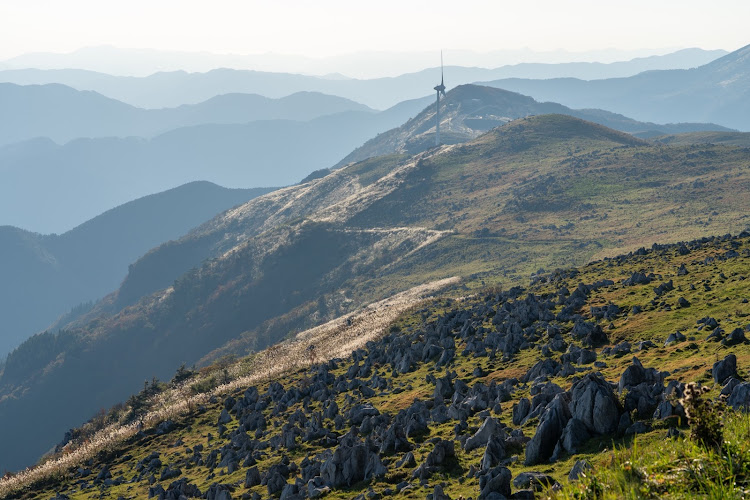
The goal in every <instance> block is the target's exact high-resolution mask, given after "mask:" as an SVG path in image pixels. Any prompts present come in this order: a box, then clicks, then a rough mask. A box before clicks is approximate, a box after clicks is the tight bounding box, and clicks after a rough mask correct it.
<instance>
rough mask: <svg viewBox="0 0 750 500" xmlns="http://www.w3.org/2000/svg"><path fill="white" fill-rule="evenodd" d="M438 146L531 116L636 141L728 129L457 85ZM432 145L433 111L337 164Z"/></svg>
mask: <svg viewBox="0 0 750 500" xmlns="http://www.w3.org/2000/svg"><path fill="white" fill-rule="evenodd" d="M440 108H441V111H440V131H441V136H440V138H441V142H442V143H444V144H457V143H461V142H466V141H468V140H471V139H473V138H475V137H478V136H479V135H481V134H483V133H485V132H486V131H488V130H490V129H492V128H494V127H498V126H500V125H503V124H505V123H508V122H509V121H512V120H514V119H517V118H523V117H526V116H529V115H541V114H555V113H556V114H564V115H569V116H575V117H577V118H581V119H584V120H588V121H592V122H595V123H599V124H601V125H604V126H607V127H610V128H614V129H616V130H621V131H623V132H628V133H630V134H633V135H635V136H639V137H654V136H660V135H671V134H680V133H686V132H693V131H696V130H699V131H706V132H709V133H710V132H718V133H727V132H728V129H726V127H722V126H720V125H715V124H713V123H670V124H656V123H644V122H638V121H636V120H633V119H631V118H628V117H626V116H623V115H618V114H615V113H610V112H609V111H604V110H601V109H570V108H568V107H566V106H563V105H561V104H557V103H554V102H537V101H535V100H534V99H532V98H531V97H527V96H524V95H521V94H517V93H515V92H509V91H506V90H502V89H496V88H492V87H485V86H480V85H459V86H458V87H456V88H454V89H453V90H451V91H450V92H449V93H448V94H447V95H446V98H445V99H443V100H441V104H440ZM434 143H435V106H434V105H433V106H428V107H427V108H425V109H424V110H423V111H422V112H421V113H420V114H419V115H417V116H415V117H414V118H412V119H410V120H409V121H408V122H406V123H404V124H403V125H401V126H400V127H398V128H395V129H392V130H389V131H388V132H384V133H382V134H380V135H378V136H377V137H374V138H372V139H370V140H369V141H367V142H366V143H365V144H363V145H362V146H361V147H359V148H357V149H355V150H354V151H352V153H351V154H349V155H348V156H346V157H345V158H344V159H343V160H341V161H340V162H339V164H338V165H345V164H347V163H350V162H353V161H360V160H364V159H367V158H371V157H373V156H379V155H384V154H392V153H408V154H416V153H419V152H421V151H424V150H426V149H429V148H431V147H433V145H434Z"/></svg>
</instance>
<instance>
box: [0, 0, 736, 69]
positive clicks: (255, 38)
mask: <svg viewBox="0 0 750 500" xmlns="http://www.w3.org/2000/svg"><path fill="white" fill-rule="evenodd" d="M458 7H459V5H458V4H457V3H455V2H447V1H442V0H441V1H437V2H426V1H414V2H395V1H391V0H385V1H380V2H376V3H371V2H369V3H364V2H347V1H340V0H326V1H324V2H314V3H313V2H303V1H292V2H259V1H250V2H248V1H237V0H220V1H217V2H212V3H211V4H210V7H209V4H207V3H205V2H198V1H195V0H187V1H186V0H165V1H161V2H148V1H146V0H133V1H131V2H127V3H112V2H99V1H94V0H74V1H69V2H56V1H52V0H41V1H34V2H28V1H24V0H6V1H3V2H2V3H0V65H3V66H5V67H18V66H19V64H12V61H10V62H8V61H6V62H5V63H3V62H2V61H3V60H9V59H11V60H12V59H13V58H16V57H18V56H21V55H23V54H29V53H35V52H52V53H65V52H73V51H76V50H78V49H81V48H84V47H95V46H102V45H112V46H116V47H127V48H140V49H158V50H161V51H181V52H202V53H214V54H224V55H226V54H250V55H252V54H254V55H259V54H266V55H267V56H268V57H266V58H265V59H263V58H257V57H256V58H255V59H253V60H252V61H253V64H254V65H255V66H258V67H257V69H261V70H275V71H298V72H299V71H302V72H309V73H318V74H322V73H323V72H324V71H328V70H329V69H330V68H331V67H333V66H335V64H332V61H331V58H333V59H334V61H333V62H338V63H340V64H339V65H340V66H341V67H345V68H346V69H347V71H348V72H349V73H350V76H356V77H372V76H380V75H393V74H397V73H399V72H403V71H410V70H416V69H420V68H424V67H432V66H435V56H434V54H435V52H436V51H437V50H439V49H440V48H443V49H446V56H447V57H448V58H449V60H448V61H447V62H449V63H451V64H458V65H477V66H485V67H497V66H500V65H503V64H513V63H518V62H522V61H523V62H563V61H573V60H576V61H586V60H597V61H600V62H611V61H614V60H624V59H629V58H632V57H637V56H646V55H652V54H663V53H666V52H669V51H672V50H676V49H679V48H685V47H700V48H704V49H725V50H730V51H731V50H735V49H737V48H739V47H740V46H742V45H744V44H745V43H746V40H745V39H744V38H743V37H744V34H745V32H746V29H745V20H746V19H748V17H750V3H748V2H743V1H738V0H720V1H717V2H714V3H712V6H711V9H706V5H705V2H701V1H698V0H692V1H684V2H680V3H679V4H676V3H674V2H658V3H654V2H647V1H645V0H637V1H631V2H627V3H613V2H596V1H589V0H579V1H575V2H559V1H553V0H540V1H535V2H513V3H508V2H488V1H480V0H470V1H466V2H462V3H461V4H460V8H458ZM479 12H481V13H482V14H481V15H479V14H478V13H479ZM363 20H366V21H363ZM612 49H616V50H612ZM451 52H453V53H452V54H451ZM383 53H385V54H383ZM394 53H397V54H394ZM407 53H408V54H407ZM141 55H143V54H141ZM282 55H283V56H284V57H281V56H282ZM451 56H453V60H450V57H451ZM90 59H93V60H94V62H92V63H91V64H90V65H93V64H94V63H95V62H96V53H94V54H93V55H92V54H90ZM326 59H327V60H328V62H329V63H331V64H322V65H321V67H319V68H316V67H315V64H314V62H315V60H318V61H319V62H324V61H325V60H326ZM352 59H354V61H352ZM35 62H37V67H40V66H42V65H43V64H40V63H39V61H35ZM42 62H44V61H42ZM99 62H100V63H101V61H99ZM110 63H111V64H110V66H107V67H101V68H99V67H96V68H93V67H92V68H89V69H100V70H103V69H107V70H108V71H109V72H113V73H116V72H118V71H117V70H118V67H117V65H116V63H112V62H111V61H110ZM357 63H358V64H357ZM224 64H225V65H229V66H232V64H231V61H227V59H226V58H225V59H224ZM48 66H50V65H49V64H48ZM51 66H54V65H51ZM234 66H236V64H235V65H234ZM322 66H325V68H323V67H322ZM119 69H120V71H119V72H120V73H133V72H134V71H135V70H133V69H130V70H128V69H127V68H126V67H125V66H123V67H121V68H119ZM161 69H164V70H172V69H177V68H175V67H173V66H169V67H162V68H161ZM185 69H189V70H201V69H205V68H189V67H188V68H185ZM316 69H317V71H316ZM321 70H322V71H321Z"/></svg>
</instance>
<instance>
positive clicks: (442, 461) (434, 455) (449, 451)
mask: <svg viewBox="0 0 750 500" xmlns="http://www.w3.org/2000/svg"><path fill="white" fill-rule="evenodd" d="M455 462H456V449H455V445H454V444H453V441H447V440H445V439H441V440H439V441H438V442H437V443H435V447H434V448H433V449H432V451H431V452H430V453H429V454H428V455H427V459H425V462H424V463H423V464H422V465H420V466H419V467H417V468H416V470H415V471H414V472H413V473H412V478H419V479H427V478H428V477H430V476H431V475H432V474H433V473H435V472H437V471H439V470H443V469H445V468H447V467H449V466H452V465H454V464H455Z"/></svg>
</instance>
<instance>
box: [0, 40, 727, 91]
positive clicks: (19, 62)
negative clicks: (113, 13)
mask: <svg viewBox="0 0 750 500" xmlns="http://www.w3.org/2000/svg"><path fill="white" fill-rule="evenodd" d="M724 54H726V51H724V50H704V49H699V48H688V49H681V50H677V51H675V52H670V53H664V54H659V51H648V50H646V51H617V50H612V49H610V50H606V49H605V50H601V51H595V52H589V53H577V54H571V53H565V52H564V51H558V52H552V53H539V52H535V51H532V50H529V49H522V50H500V51H492V52H481V53H478V52H474V51H466V50H450V51H448V53H447V54H446V55H447V56H448V57H449V58H450V59H451V60H453V61H461V66H463V67H465V68H466V69H471V68H473V67H480V68H497V69H495V70H494V71H496V72H499V73H500V74H501V75H503V76H518V77H525V78H529V77H534V78H551V77H555V76H576V77H578V78H587V79H588V78H612V77H618V76H630V75H634V74H636V73H640V72H641V71H646V70H648V69H673V68H692V67H695V66H700V65H702V64H705V63H707V62H709V61H711V60H713V59H716V58H717V57H720V56H722V55H724ZM434 56H435V53H434V52H402V51H399V52H385V51H384V52H377V51H367V52H357V53H351V54H343V55H340V56H333V57H330V56H329V57H315V58H309V57H303V56H295V55H288V54H274V53H265V54H252V55H239V54H213V53H207V52H179V51H164V50H153V49H124V48H118V47H112V46H99V47H85V48H82V49H79V50H76V51H74V52H70V53H66V54H60V53H33V54H24V55H21V56H18V57H14V58H11V59H6V60H4V61H0V69H6V68H7V69H13V70H21V71H23V70H24V69H26V68H39V69H65V68H68V69H69V68H78V69H85V70H91V71H98V72H101V73H107V74H111V75H131V76H147V75H151V74H153V73H156V72H168V71H180V70H183V71H187V72H205V71H210V70H212V69H217V68H233V69H240V70H241V69H254V70H258V71H264V72H288V73H299V74H314V75H322V78H326V79H334V78H339V79H342V78H343V79H346V78H349V77H353V78H358V79H370V78H380V77H385V76H396V75H401V74H405V73H413V72H415V71H418V70H421V69H423V68H424V63H425V61H431V60H433V59H432V58H433V57H434ZM563 60H568V61H571V60H577V61H591V60H596V61H605V62H603V63H591V62H572V63H565V62H561V61H563ZM519 61H523V62H524V63H526V64H516V63H517V62H519ZM539 61H547V64H544V63H540V62H539ZM529 63H530V64H529ZM499 65H502V67H499V68H498V67H497V66H499ZM514 70H515V71H514ZM518 70H520V72H519V71H518ZM566 71H570V72H572V74H567V73H566ZM19 73H21V72H20V71H18V72H17V73H16V74H19ZM341 73H344V75H348V76H344V75H341ZM509 73H510V74H509ZM544 75H546V76H544ZM8 81H12V80H8ZM27 83H42V82H38V81H37V82H27ZM47 83H49V82H47ZM74 86H75V85H74Z"/></svg>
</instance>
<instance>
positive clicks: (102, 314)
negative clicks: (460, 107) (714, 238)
mask: <svg viewBox="0 0 750 500" xmlns="http://www.w3.org/2000/svg"><path fill="white" fill-rule="evenodd" d="M746 155H747V153H746V150H744V149H742V148H736V147H728V146H711V145H700V146H695V145H691V146H686V147H683V146H677V147H675V146H665V145H662V144H658V145H653V144H651V143H648V142H646V141H643V140H641V139H638V138H636V137H634V136H632V135H630V134H626V133H623V132H619V131H616V130H613V129H610V128H607V127H604V126H601V125H598V124H595V123H592V122H588V121H584V120H580V119H578V118H574V117H570V116H565V115H559V114H555V115H540V116H533V117H528V118H524V119H518V120H515V121H512V122H510V123H508V124H506V125H504V126H502V127H499V128H496V129H493V130H491V131H490V132H488V133H486V134H484V135H481V136H479V137H477V138H476V139H474V140H472V141H470V142H467V143H464V144H460V145H447V146H443V147H441V148H437V149H434V150H430V151H428V152H425V153H421V154H419V155H416V156H408V155H406V154H393V155H388V156H381V157H377V158H372V159H369V160H366V161H364V162H360V163H355V164H353V165H350V166H347V167H344V168H340V169H338V170H335V171H334V172H332V173H330V174H329V175H327V176H325V177H322V178H318V179H314V180H311V181H310V182H307V183H303V184H300V185H296V186H292V187H288V188H284V189H281V190H278V191H275V192H273V193H269V194H267V195H265V196H262V197H259V198H256V199H254V200H252V201H250V202H248V203H246V204H244V205H242V206H240V207H237V208H235V209H232V210H230V211H228V212H226V213H224V214H222V215H220V216H218V217H216V218H215V219H213V220H212V221H210V222H208V223H206V224H204V225H202V226H201V227H199V228H197V229H196V230H194V231H192V232H191V233H190V234H188V235H186V236H185V237H183V238H181V239H179V240H177V241H175V242H171V243H168V244H164V245H162V246H160V247H158V248H155V249H154V250H152V251H150V252H148V253H147V254H146V255H145V256H144V257H143V258H141V259H139V260H138V261H137V262H136V263H135V264H134V265H133V266H132V267H131V268H130V269H129V273H128V276H127V277H126V279H125V280H124V282H123V285H122V286H121V288H120V289H119V291H117V292H116V293H114V294H112V295H110V296H108V297H107V298H106V299H104V300H102V301H101V302H99V303H98V304H96V305H95V306H94V307H93V308H91V309H90V310H88V311H86V312H84V313H83V314H78V315H76V316H75V317H71V318H70V320H69V321H68V322H67V324H63V323H59V324H58V325H57V327H58V328H59V329H60V331H59V333H56V334H53V333H48V334H44V335H38V336H35V337H33V338H32V339H30V340H29V341H28V342H26V343H24V344H23V345H22V346H20V347H19V348H18V349H17V350H15V351H14V352H13V353H11V354H10V355H9V357H8V359H7V362H6V364H5V368H4V373H3V375H2V378H0V440H2V442H3V443H4V445H3V449H2V451H1V452H0V467H2V468H8V469H12V468H17V467H19V466H21V465H25V464H28V463H30V462H31V461H33V460H34V459H35V458H36V457H38V456H39V454H40V453H42V452H43V451H44V450H46V449H49V448H50V446H52V444H53V443H54V442H55V441H56V440H57V439H58V438H59V436H60V435H61V434H62V433H63V431H64V430H65V429H67V428H68V427H70V426H73V425H77V424H78V423H80V421H81V420H83V419H85V418H86V417H88V416H90V415H91V414H92V413H93V412H94V411H96V410H97V409H99V408H101V407H107V406H109V405H111V404H113V403H115V402H117V401H119V400H122V399H124V398H125V397H127V395H128V394H130V393H133V392H136V391H138V390H140V389H141V388H142V386H143V378H144V377H148V376H150V375H154V376H156V377H159V378H161V379H167V378H170V377H171V376H172V374H173V373H174V371H175V370H176V368H177V367H178V366H179V365H180V364H181V363H183V362H185V363H187V364H188V365H190V364H192V363H196V362H207V361H209V360H211V359H215V358H216V357H219V356H221V355H223V354H225V353H229V352H234V353H242V352H247V351H248V350H257V349H260V348H263V347H265V346H268V345H271V344H273V343H275V342H277V341H278V340H279V339H281V338H284V337H285V336H286V335H288V334H289V332H293V331H297V330H298V329H300V328H306V327H309V326H312V325H315V324H318V323H319V322H321V321H325V320H326V319H330V318H333V317H337V316H339V315H340V314H342V313H344V312H347V311H351V310H354V309H356V308H357V307H359V306H362V305H364V304H367V303H371V302H373V301H375V300H378V299H381V298H383V297H388V296H391V295H393V294H394V293H396V292H399V291H401V290H405V289H408V288H410V287H412V286H414V285H418V284H421V283H425V282H426V281H428V280H434V279H439V278H445V277H449V276H454V275H458V276H460V277H462V279H463V280H464V285H463V286H467V287H473V286H481V284H483V283H485V282H487V283H493V282H497V281H499V280H502V281H503V282H504V283H508V284H512V283H514V282H519V281H520V280H522V281H523V282H525V280H526V279H527V277H528V276H529V275H530V274H531V273H532V272H537V271H538V270H539V269H540V268H549V267H550V266H553V267H558V266H568V265H573V264H576V263H580V262H584V261H588V260H590V259H592V258H596V257H601V256H605V255H608V254H610V253H614V252H621V251H623V250H627V249H633V248H637V247H640V246H642V245H644V244H646V243H647V242H649V241H663V242H668V241H677V240H681V239H687V238H693V237H699V236H702V235H706V234H722V233H725V232H729V231H736V230H737V227H738V226H744V224H745V219H744V218H745V217H746V213H747V210H748V209H749V208H750V207H748V206H746V200H747V199H748V197H746V196H744V195H743V196H737V197H734V196H733V197H731V199H729V197H717V196H714V194H715V193H722V192H726V191H728V190H730V189H731V190H733V191H734V192H737V191H738V190H740V191H742V192H744V191H745V190H746V186H748V182H750V178H749V177H748V176H749V175H750V174H748V172H747V168H746ZM696 214H713V215H711V216H709V215H706V216H704V217H703V216H699V217H696ZM207 353H209V354H207ZM49 408H55V415H56V418H55V419H54V421H50V419H49V418H48V411H49Z"/></svg>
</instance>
